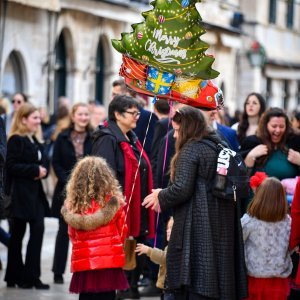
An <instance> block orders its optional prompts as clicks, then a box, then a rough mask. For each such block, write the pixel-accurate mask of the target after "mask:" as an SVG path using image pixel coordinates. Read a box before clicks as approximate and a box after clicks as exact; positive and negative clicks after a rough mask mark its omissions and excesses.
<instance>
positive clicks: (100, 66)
mask: <svg viewBox="0 0 300 300" xmlns="http://www.w3.org/2000/svg"><path fill="white" fill-rule="evenodd" d="M104 73H105V70H104V47H103V42H102V39H100V41H99V43H98V47H97V54H96V72H95V75H96V78H95V83H96V85H95V100H96V101H97V102H99V103H101V104H103V96H104V94H103V88H104V80H105V78H104Z"/></svg>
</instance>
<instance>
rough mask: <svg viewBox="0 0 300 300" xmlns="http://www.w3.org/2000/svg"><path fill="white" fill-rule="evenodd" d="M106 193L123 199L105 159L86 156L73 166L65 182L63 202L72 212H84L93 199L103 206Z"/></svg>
mask: <svg viewBox="0 0 300 300" xmlns="http://www.w3.org/2000/svg"><path fill="white" fill-rule="evenodd" d="M107 195H110V196H115V197H117V198H118V199H123V195H122V192H121V188H120V185H119V182H118V180H117V179H116V178H115V176H114V174H113V171H112V169H111V168H110V167H109V166H108V164H107V162H106V160H105V159H103V158H101V157H93V156H87V157H85V158H83V159H81V160H80V161H79V162H78V163H77V164H76V165H75V167H74V169H73V171H72V174H71V177H70V179H69V182H68V184H67V194H66V201H65V204H66V206H67V207H68V209H69V210H70V211H72V212H74V213H84V212H85V211H86V210H87V209H88V208H90V207H91V200H92V199H94V200H95V201H96V202H98V203H99V204H100V206H102V207H103V206H105V204H106V197H107Z"/></svg>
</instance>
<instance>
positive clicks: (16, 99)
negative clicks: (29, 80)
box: [5, 92, 28, 135]
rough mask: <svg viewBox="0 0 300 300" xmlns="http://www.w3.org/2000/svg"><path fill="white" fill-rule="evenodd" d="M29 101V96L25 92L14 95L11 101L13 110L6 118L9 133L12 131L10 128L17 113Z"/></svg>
mask: <svg viewBox="0 0 300 300" xmlns="http://www.w3.org/2000/svg"><path fill="white" fill-rule="evenodd" d="M27 102H28V98H27V96H26V95H25V94H24V93H19V92H18V93H16V94H14V96H13V97H12V100H11V103H12V106H13V110H12V112H11V113H10V114H9V115H8V116H7V118H6V124H5V125H6V134H7V135H8V134H9V132H10V128H11V126H12V123H13V120H14V117H15V115H16V114H17V112H18V110H19V109H20V107H21V106H22V105H23V104H24V103H27Z"/></svg>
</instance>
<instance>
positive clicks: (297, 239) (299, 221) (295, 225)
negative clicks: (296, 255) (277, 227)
mask: <svg viewBox="0 0 300 300" xmlns="http://www.w3.org/2000/svg"><path fill="white" fill-rule="evenodd" d="M291 217H292V228H291V236H290V249H291V250H292V249H294V248H295V247H296V246H298V245H299V244H300V178H298V181H297V185H296V189H295V194H294V198H293V202H292V207H291Z"/></svg>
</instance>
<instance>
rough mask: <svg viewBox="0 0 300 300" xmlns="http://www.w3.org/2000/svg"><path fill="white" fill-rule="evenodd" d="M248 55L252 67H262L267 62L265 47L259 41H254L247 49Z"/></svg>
mask: <svg viewBox="0 0 300 300" xmlns="http://www.w3.org/2000/svg"><path fill="white" fill-rule="evenodd" d="M247 57H248V59H249V62H250V65H251V66H252V67H259V68H262V67H263V66H264V65H265V62H266V51H265V48H264V47H263V46H262V45H261V44H260V43H259V42H258V41H253V42H252V44H251V47H250V49H249V50H248V51H247Z"/></svg>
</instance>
